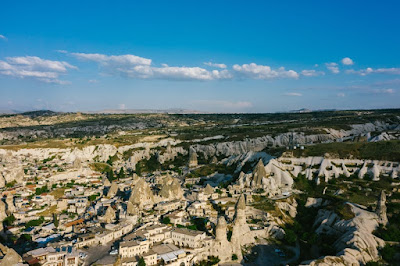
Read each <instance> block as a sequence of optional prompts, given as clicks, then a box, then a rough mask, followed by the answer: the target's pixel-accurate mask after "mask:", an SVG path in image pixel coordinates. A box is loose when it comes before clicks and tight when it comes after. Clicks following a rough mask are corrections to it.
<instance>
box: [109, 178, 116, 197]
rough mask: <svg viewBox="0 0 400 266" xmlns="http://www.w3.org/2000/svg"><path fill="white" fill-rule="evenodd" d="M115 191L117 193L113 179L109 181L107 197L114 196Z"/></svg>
mask: <svg viewBox="0 0 400 266" xmlns="http://www.w3.org/2000/svg"><path fill="white" fill-rule="evenodd" d="M117 193H118V184H117V182H115V181H113V182H112V183H111V187H110V189H109V190H108V192H107V197H109V198H113V197H115V195H117Z"/></svg>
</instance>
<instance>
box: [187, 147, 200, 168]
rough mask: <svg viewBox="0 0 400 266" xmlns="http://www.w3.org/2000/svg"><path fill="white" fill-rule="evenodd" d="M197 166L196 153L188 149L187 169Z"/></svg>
mask: <svg viewBox="0 0 400 266" xmlns="http://www.w3.org/2000/svg"><path fill="white" fill-rule="evenodd" d="M197 165H198V161H197V153H196V151H195V150H193V149H190V150H189V164H188V166H189V167H196V166H197Z"/></svg>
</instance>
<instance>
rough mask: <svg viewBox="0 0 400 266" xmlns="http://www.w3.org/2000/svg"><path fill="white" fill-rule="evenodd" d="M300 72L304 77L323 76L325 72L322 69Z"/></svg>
mask: <svg viewBox="0 0 400 266" xmlns="http://www.w3.org/2000/svg"><path fill="white" fill-rule="evenodd" d="M301 74H302V75H303V76H305V77H316V76H323V75H325V72H323V71H316V70H313V69H312V70H307V69H305V70H302V71H301Z"/></svg>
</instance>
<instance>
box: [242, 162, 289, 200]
mask: <svg viewBox="0 0 400 266" xmlns="http://www.w3.org/2000/svg"><path fill="white" fill-rule="evenodd" d="M237 184H239V186H240V188H241V189H244V188H252V189H263V190H264V191H265V192H266V193H267V195H268V196H270V197H272V196H275V195H279V194H281V193H283V192H285V191H290V190H291V188H292V186H293V179H292V177H291V176H290V173H289V172H288V171H286V170H284V166H283V165H282V164H281V163H280V162H279V161H277V160H275V159H271V160H270V161H269V162H268V164H267V165H266V166H264V164H263V162H262V160H261V159H260V160H259V161H258V163H257V165H256V166H255V168H254V170H253V173H252V174H245V173H243V172H241V173H240V174H239V178H238V181H237Z"/></svg>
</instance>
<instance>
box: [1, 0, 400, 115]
mask: <svg viewBox="0 0 400 266" xmlns="http://www.w3.org/2000/svg"><path fill="white" fill-rule="evenodd" d="M56 3H57V4H56ZM0 10H1V11H0V110H10V109H12V110H32V109H52V110H57V111H78V110H79V111H89V110H103V109H125V108H127V109H143V108H145V109H167V108H185V109H194V110H200V111H211V112H276V111H289V110H294V109H300V108H309V109H333V108H334V109H358V108H362V109H366V108H393V107H394V108H396V107H397V108H398V107H400V104H399V102H400V101H399V100H400V52H399V47H400V34H399V28H400V20H399V19H398V14H399V12H400V4H399V3H398V1H384V2H378V1H362V2H360V1H279V3H278V1H274V2H272V1H271V2H269V1H112V2H111V1H57V2H55V1H2V3H1V9H0Z"/></svg>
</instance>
